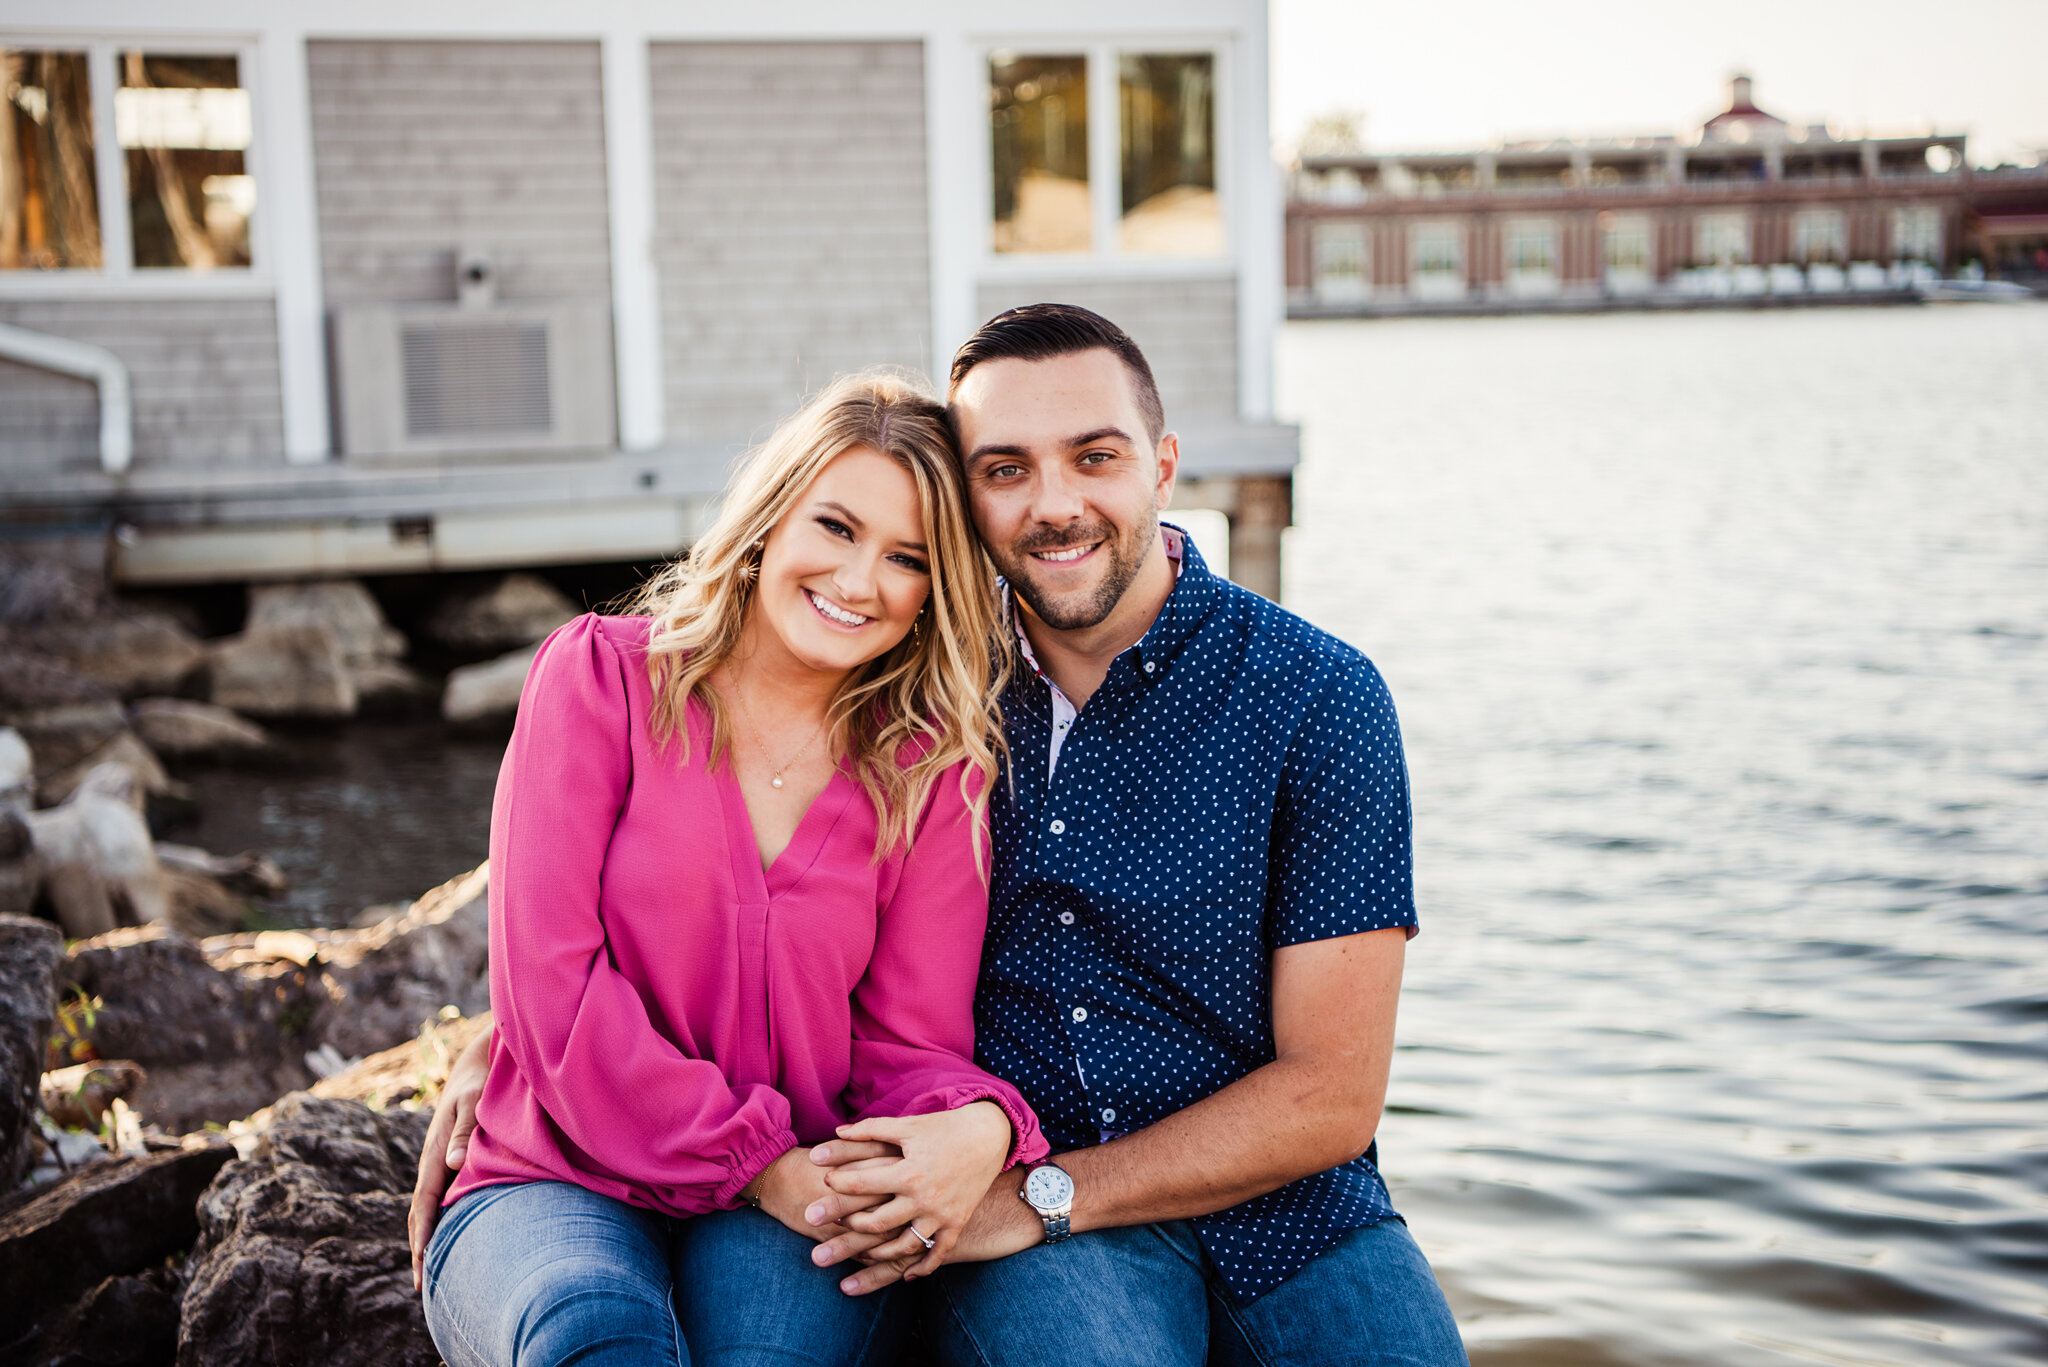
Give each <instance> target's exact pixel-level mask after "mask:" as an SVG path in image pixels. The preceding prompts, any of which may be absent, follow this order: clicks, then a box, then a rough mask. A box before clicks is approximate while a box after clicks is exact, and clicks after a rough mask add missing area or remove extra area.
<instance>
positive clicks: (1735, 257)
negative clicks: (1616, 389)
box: [1287, 76, 2048, 316]
mask: <svg viewBox="0 0 2048 1367" xmlns="http://www.w3.org/2000/svg"><path fill="white" fill-rule="evenodd" d="M1972 266H1974V267H1975V268H1977V269H1981V270H1983V271H1985V272H1986V273H1988V274H1989V275H1992V276H1994V277H2003V278H2007V279H2016V280H2019V281H2022V282H2024V283H2027V284H2029V285H2031V286H2034V287H2036V288H2038V289H2040V290H2042V291H2043V292H2048V167H2034V168H2000V169H1998V170H1988V171H1987V170H1973V169H1971V167H1970V165H1969V162H1968V160H1967V158H1966V156H1965V145H1964V138H1963V136H1962V135H1961V134H1929V135H1926V136H1922V137H1895V138H1838V137H1836V136H1835V135H1834V134H1833V133H1832V132H1830V131H1829V130H1828V129H1827V128H1826V127H1824V126H1818V125H1817V126H1813V127H1809V128H1793V127H1790V126H1789V125H1787V124H1786V122H1785V121H1784V120H1783V119H1780V118H1778V117H1777V116H1775V115H1772V114H1769V113H1766V112H1765V111H1764V110H1762V109H1759V108H1758V107H1757V106H1756V104H1755V102H1754V101H1753V99H1752V98H1751V86H1750V81H1749V78H1748V77H1746V76H1738V77H1736V78H1735V80H1734V82H1733V83H1732V88H1731V91H1730V99H1729V105H1728V108H1727V109H1726V110H1724V111H1723V112H1721V113H1720V114H1717V115H1715V116H1714V117H1713V118H1711V119H1709V120H1708V121H1707V122H1706V124H1705V125H1704V126H1703V127H1702V128H1701V129H1700V130H1699V132H1698V133H1697V134H1696V135H1694V136H1693V137H1691V138H1687V139H1683V140H1681V139H1679V138H1676V137H1670V136H1656V137H1642V138H1625V139H1609V140H1585V141H1555V142H1544V143H1510V144H1507V145H1506V146H1503V147H1500V148H1498V149H1494V150H1489V151H1480V152H1455V153H1452V152H1446V153H1384V154H1382V153H1366V152H1356V153H1341V154H1331V155H1314V156H1305V157H1303V158H1302V159H1301V162H1300V164H1299V166H1297V167H1296V168H1295V170H1294V172H1293V176H1292V180H1291V186H1290V193H1289V198H1288V206H1287V286H1288V305H1289V309H1290V311H1291V312H1292V313H1294V314H1296V315H1298V316H1319V315H1330V314H1337V315H1342V314H1379V313H1388V314H1400V313H1427V312H1467V311H1502V310H1514V309H1546V308H1588V307H1651V306H1657V305H1675V306H1687V305H1695V304H1699V303H1706V302H1713V301H1728V302H1741V303H1757V302H1763V301H1766V300H1776V301H1786V302H1790V301H1794V300H1813V299H1817V298H1837V297H1841V298H1853V297H1858V296H1861V297H1868V298H1876V297H1887V296H1889V297H1901V298H1904V297H1916V298H1917V297H1919V291H1920V290H1921V289H1923V288H1924V287H1925V286H1927V285H1928V284H1930V283H1931V282H1933V281H1934V280H1936V279H1937V278H1939V277H1941V276H1945V275H1949V274H1952V273H1954V272H1955V271H1957V270H1958V269H1962V268H1966V267H1972Z"/></svg>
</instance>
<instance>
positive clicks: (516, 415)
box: [399, 320, 555, 437]
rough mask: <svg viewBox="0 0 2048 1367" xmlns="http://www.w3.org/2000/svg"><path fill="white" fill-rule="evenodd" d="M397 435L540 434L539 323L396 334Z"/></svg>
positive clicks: (544, 401)
mask: <svg viewBox="0 0 2048 1367" xmlns="http://www.w3.org/2000/svg"><path fill="white" fill-rule="evenodd" d="M399 347H400V350H401V352H402V360H401V365H402V367H403V371H404V384H405V432H406V435H407V436H409V437H445V436H453V435H457V434H460V433H464V432H474V433H478V434H482V433H486V432H491V433H496V432H546V431H548V430H550V429H551V428H552V427H553V426H554V425H555V419H554V407H553V405H552V404H550V403H549V402H548V330H547V328H546V327H545V326H544V325H542V324H540V323H513V322H497V321H488V320H479V321H476V322H467V321H465V322H462V323H458V324H454V325H446V324H444V325H442V326H440V327H420V326H417V325H413V326H408V327H404V328H402V329H400V332H399Z"/></svg>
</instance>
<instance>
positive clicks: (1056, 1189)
mask: <svg viewBox="0 0 2048 1367" xmlns="http://www.w3.org/2000/svg"><path fill="white" fill-rule="evenodd" d="M1024 1199H1025V1200H1027V1201H1029V1202H1030V1203H1031V1207H1032V1209H1034V1210H1041V1211H1045V1210H1059V1209H1061V1208H1062V1207H1064V1206H1065V1205H1066V1204H1067V1203H1068V1202H1070V1201H1072V1200H1073V1199H1074V1179H1073V1178H1071V1177H1069V1176H1067V1174H1066V1172H1065V1170H1064V1169H1061V1168H1056V1167H1054V1166H1052V1165H1051V1164H1050V1163H1048V1164H1046V1165H1045V1166H1044V1167H1039V1168H1033V1169H1032V1170H1031V1175H1030V1176H1029V1177H1027V1178H1025V1179H1024Z"/></svg>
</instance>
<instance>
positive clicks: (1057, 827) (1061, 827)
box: [1046, 817, 1067, 835]
mask: <svg viewBox="0 0 2048 1367" xmlns="http://www.w3.org/2000/svg"><path fill="white" fill-rule="evenodd" d="M1046 829H1047V830H1049V831H1051V832H1052V833H1053V834H1054V835H1065V834H1066V833H1067V823H1066V822H1064V821H1062V820H1060V819H1059V818H1058V817H1054V818H1053V822H1052V825H1050V826H1048V827H1046Z"/></svg>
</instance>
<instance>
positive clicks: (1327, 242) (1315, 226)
mask: <svg viewBox="0 0 2048 1367" xmlns="http://www.w3.org/2000/svg"><path fill="white" fill-rule="evenodd" d="M1338 243H1342V244H1343V247H1344V249H1343V251H1342V252H1339V251H1336V250H1334V247H1335V245H1336V244H1338ZM1308 244H1309V288H1310V289H1311V290H1312V291H1313V292H1314V294H1315V297H1316V299H1317V300H1318V301H1319V302H1322V303H1325V304H1356V303H1363V302H1365V301H1366V300H1368V299H1370V298H1371V297H1372V227H1371V225H1370V224H1369V223H1367V222H1366V221H1365V220H1364V219H1358V218H1319V219H1311V220H1310V221H1309V230H1308ZM1354 247H1355V248H1356V251H1355V252H1353V251H1352V248H1354ZM1333 256H1348V257H1349V258H1350V260H1349V261H1348V262H1347V263H1346V264H1355V265H1356V266H1357V270H1356V271H1355V272H1345V273H1341V274H1340V273H1338V272H1336V271H1333V270H1331V269H1329V267H1330V264H1331V261H1330V258H1331V257H1333Z"/></svg>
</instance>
